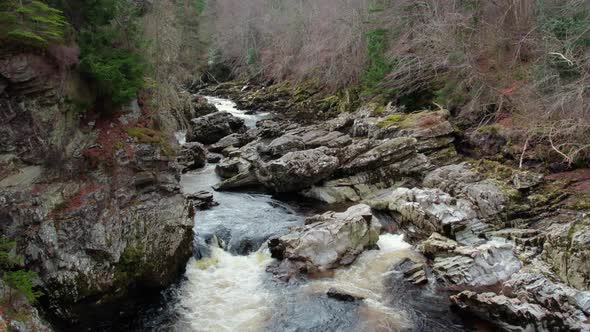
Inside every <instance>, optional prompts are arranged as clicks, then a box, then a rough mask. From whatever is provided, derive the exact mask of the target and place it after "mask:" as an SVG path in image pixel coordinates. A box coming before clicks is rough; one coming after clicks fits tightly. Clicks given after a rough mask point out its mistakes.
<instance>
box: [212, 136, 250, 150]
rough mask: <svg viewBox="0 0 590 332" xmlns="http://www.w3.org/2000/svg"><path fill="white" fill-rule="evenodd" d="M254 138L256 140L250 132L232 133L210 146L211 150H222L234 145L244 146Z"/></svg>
mask: <svg viewBox="0 0 590 332" xmlns="http://www.w3.org/2000/svg"><path fill="white" fill-rule="evenodd" d="M252 140H254V136H251V135H250V134H248V133H244V134H238V133H236V134H231V135H228V136H225V137H224V138H222V139H221V140H219V142H217V143H215V144H213V145H211V146H209V151H211V152H221V151H223V150H224V149H226V148H228V147H230V146H233V147H235V148H241V147H242V146H244V145H246V144H248V143H250V142H251V141H252Z"/></svg>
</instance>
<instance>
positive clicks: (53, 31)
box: [0, 0, 67, 48]
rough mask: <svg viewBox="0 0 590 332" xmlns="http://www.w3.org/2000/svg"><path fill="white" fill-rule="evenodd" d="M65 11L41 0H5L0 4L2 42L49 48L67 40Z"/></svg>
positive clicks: (0, 34)
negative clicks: (52, 44) (50, 45)
mask: <svg viewBox="0 0 590 332" xmlns="http://www.w3.org/2000/svg"><path fill="white" fill-rule="evenodd" d="M66 26H67V23H66V20H65V18H64V16H63V12H62V11H60V10H58V9H55V8H52V7H50V6H49V5H47V4H45V3H43V2H41V1H37V0H29V1H27V0H22V1H15V0H7V1H6V0H5V1H3V3H2V4H0V41H4V42H9V43H13V44H22V45H27V46H32V47H37V48H46V47H47V46H48V45H49V44H50V43H63V42H64V34H65V29H66Z"/></svg>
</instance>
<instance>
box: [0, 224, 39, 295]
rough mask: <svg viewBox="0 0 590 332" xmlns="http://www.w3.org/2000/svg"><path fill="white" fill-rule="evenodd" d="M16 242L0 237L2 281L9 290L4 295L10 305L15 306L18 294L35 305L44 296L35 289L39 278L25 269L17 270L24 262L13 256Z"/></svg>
mask: <svg viewBox="0 0 590 332" xmlns="http://www.w3.org/2000/svg"><path fill="white" fill-rule="evenodd" d="M15 246H16V242H15V241H12V240H10V239H8V238H7V237H5V236H0V272H2V273H3V275H2V280H3V281H4V282H5V283H6V285H7V286H8V288H7V289H6V290H5V292H7V293H8V294H6V293H5V294H4V295H5V296H7V298H8V303H9V304H10V305H13V304H14V303H13V302H14V297H15V295H17V294H20V295H23V296H24V297H25V298H26V299H27V300H28V301H29V302H30V303H34V302H35V301H37V299H38V298H39V297H40V296H41V295H42V293H41V292H40V291H36V290H35V289H34V287H33V281H34V280H35V279H37V278H38V276H37V273H35V272H33V271H29V270H24V269H15V268H16V267H17V266H18V265H20V264H21V263H22V262H21V260H22V258H21V257H19V256H13V254H12V251H13V250H14V248H15Z"/></svg>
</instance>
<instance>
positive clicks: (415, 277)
mask: <svg viewBox="0 0 590 332" xmlns="http://www.w3.org/2000/svg"><path fill="white" fill-rule="evenodd" d="M391 271H393V272H396V273H400V274H401V275H403V279H404V281H405V282H408V283H410V284H412V285H414V286H418V285H423V284H425V283H427V282H428V278H427V276H426V265H425V264H424V263H423V262H417V261H414V260H412V259H410V258H407V257H406V258H404V259H403V260H401V261H400V262H398V263H396V264H395V265H394V266H393V267H392V269H391Z"/></svg>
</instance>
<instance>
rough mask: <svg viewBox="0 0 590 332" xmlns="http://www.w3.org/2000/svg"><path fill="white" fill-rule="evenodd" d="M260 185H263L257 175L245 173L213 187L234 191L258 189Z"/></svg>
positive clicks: (249, 172)
mask: <svg viewBox="0 0 590 332" xmlns="http://www.w3.org/2000/svg"><path fill="white" fill-rule="evenodd" d="M259 185H261V183H260V182H259V181H258V177H256V174H254V172H251V171H245V172H242V173H238V174H237V175H235V176H233V177H231V178H228V179H225V180H223V181H221V182H219V183H218V184H216V185H215V186H213V189H215V190H234V189H239V188H247V187H256V186H259Z"/></svg>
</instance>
